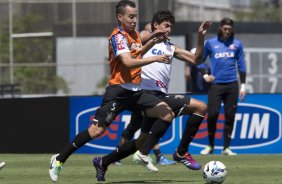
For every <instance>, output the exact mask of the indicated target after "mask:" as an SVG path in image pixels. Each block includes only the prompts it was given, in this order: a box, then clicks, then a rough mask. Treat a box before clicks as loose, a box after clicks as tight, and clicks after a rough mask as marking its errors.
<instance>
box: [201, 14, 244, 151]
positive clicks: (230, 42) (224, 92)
mask: <svg viewBox="0 0 282 184" xmlns="http://www.w3.org/2000/svg"><path fill="white" fill-rule="evenodd" d="M233 25H234V21H233V20H232V19H230V18H224V19H222V20H221V21H220V26H219V29H218V33H217V36H216V37H214V38H211V39H208V40H206V42H205V46H204V56H203V61H205V60H206V59H207V57H208V56H210V68H211V75H209V74H205V75H204V76H203V78H204V79H205V81H207V82H211V83H212V84H211V86H210V88H209V90H208V119H207V121H208V139H209V145H208V146H207V147H206V148H205V149H203V150H202V151H201V152H200V153H201V154H202V155H207V154H212V153H213V152H214V139H215V132H216V123H217V118H218V114H219V110H220V107H221V103H223V105H224V117H225V123H224V134H223V135H224V145H223V150H222V154H224V155H236V153H234V152H233V151H232V150H231V149H230V148H229V146H230V142H231V135H232V131H233V125H234V119H235V114H236V111H237V103H238V97H239V96H240V100H244V99H245V94H246V92H245V91H246V90H245V81H246V64H245V60H244V48H243V45H242V43H241V42H240V41H239V40H237V39H235V38H234V30H233ZM237 70H238V71H239V76H240V90H239V85H238V80H237Z"/></svg>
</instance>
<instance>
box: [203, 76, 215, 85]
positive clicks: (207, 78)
mask: <svg viewBox="0 0 282 184" xmlns="http://www.w3.org/2000/svg"><path fill="white" fill-rule="evenodd" d="M203 78H204V80H205V81H206V82H207V83H212V81H214V79H215V78H214V76H213V75H208V74H205V75H204V76H203Z"/></svg>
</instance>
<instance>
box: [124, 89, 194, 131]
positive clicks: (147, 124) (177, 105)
mask: <svg viewBox="0 0 282 184" xmlns="http://www.w3.org/2000/svg"><path fill="white" fill-rule="evenodd" d="M145 93H149V94H153V95H155V96H157V97H158V98H160V99H161V100H163V101H164V102H166V103H167V104H168V105H169V107H170V108H171V109H172V110H173V112H174V114H175V117H178V116H181V115H184V114H183V110H184V109H185V108H188V105H189V104H190V100H191V97H190V96H185V95H173V94H171V95H169V94H165V93H163V92H160V91H150V90H148V91H145ZM135 119H136V118H135ZM140 121H142V123H140V122H137V123H136V126H141V131H142V132H146V133H148V132H149V131H150V130H151V127H152V125H153V124H154V122H155V121H156V119H153V118H148V117H143V120H140ZM130 123H133V124H134V125H133V126H135V123H134V122H130ZM136 128H137V127H135V129H136Z"/></svg>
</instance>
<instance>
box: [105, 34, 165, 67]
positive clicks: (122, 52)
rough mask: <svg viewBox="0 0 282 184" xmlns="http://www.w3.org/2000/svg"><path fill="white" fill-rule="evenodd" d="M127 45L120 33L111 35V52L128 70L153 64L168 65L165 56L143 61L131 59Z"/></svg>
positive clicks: (148, 58)
mask: <svg viewBox="0 0 282 184" xmlns="http://www.w3.org/2000/svg"><path fill="white" fill-rule="evenodd" d="M127 44H128V41H127V39H126V37H125V36H124V35H123V34H121V33H118V34H116V35H113V36H112V38H111V39H110V47H111V48H112V50H113V53H114V56H115V57H117V58H118V59H119V60H120V61H121V62H122V63H123V64H124V65H125V66H126V67H128V68H137V67H141V66H144V65H147V64H150V63H153V62H164V63H169V59H168V56H167V55H156V56H152V57H147V58H144V59H142V58H133V57H132V56H131V53H130V49H129V48H128V46H127Z"/></svg>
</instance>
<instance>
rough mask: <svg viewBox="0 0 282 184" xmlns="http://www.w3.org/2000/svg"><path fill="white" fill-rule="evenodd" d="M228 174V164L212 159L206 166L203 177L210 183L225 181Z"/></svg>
mask: <svg viewBox="0 0 282 184" xmlns="http://www.w3.org/2000/svg"><path fill="white" fill-rule="evenodd" d="M226 176H227V170H226V166H225V165H224V164H223V163H222V162H220V161H210V162H208V163H207V164H206V165H205V167H204V170H203V177H204V180H205V181H206V182H207V183H208V184H217V183H223V182H224V180H225V178H226Z"/></svg>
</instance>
